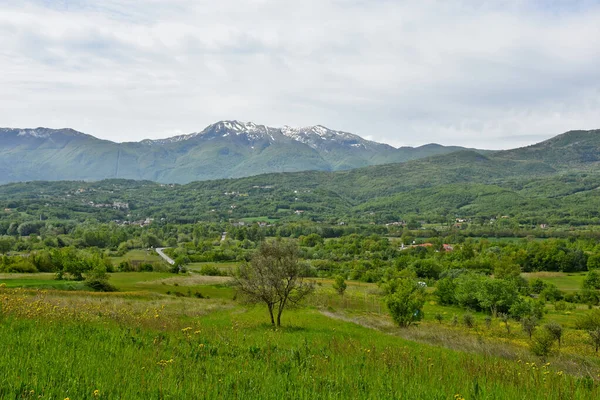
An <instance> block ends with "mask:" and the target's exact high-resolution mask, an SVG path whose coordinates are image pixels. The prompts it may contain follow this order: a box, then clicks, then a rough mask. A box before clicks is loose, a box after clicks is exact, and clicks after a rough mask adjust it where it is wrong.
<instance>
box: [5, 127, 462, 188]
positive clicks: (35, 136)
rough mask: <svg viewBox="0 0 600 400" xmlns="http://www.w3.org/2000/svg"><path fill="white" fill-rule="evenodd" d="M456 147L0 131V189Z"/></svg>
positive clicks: (171, 179)
mask: <svg viewBox="0 0 600 400" xmlns="http://www.w3.org/2000/svg"><path fill="white" fill-rule="evenodd" d="M458 149H463V148H462V147H445V146H441V145H434V144H432V145H425V146H420V147H416V148H412V147H402V148H400V149H396V148H394V147H393V146H390V145H387V144H383V143H377V142H374V141H370V140H367V139H364V138H362V137H360V136H358V135H355V134H352V133H349V132H343V131H336V130H332V129H329V128H326V127H324V126H322V125H314V126H308V127H302V128H292V127H289V126H284V127H282V128H273V127H269V126H266V125H260V124H255V123H253V122H240V121H236V120H229V121H218V122H216V123H214V124H211V125H209V126H207V127H206V128H204V129H203V130H201V131H199V132H194V133H190V134H186V135H177V136H173V137H170V138H164V139H154V140H153V139H144V140H142V141H139V142H123V143H117V142H113V141H110V140H105V139H100V138H96V137H94V136H92V135H88V134H86V133H83V132H79V131H76V130H74V129H71V128H62V129H50V128H42V127H40V128H33V129H20V128H0V183H8V182H15V181H27V180H33V179H38V180H39V179H42V180H73V179H75V180H101V179H112V178H124V179H142V180H143V179H148V180H153V181H158V182H162V183H187V182H191V181H196V180H207V179H219V178H236V177H244V176H251V175H257V174H260V173H268V172H293V171H304V170H320V171H336V170H347V169H353V168H359V167H365V166H369V165H379V164H385V163H395V162H404V161H409V160H412V159H415V158H422V157H427V156H430V155H436V154H445V153H449V152H452V151H456V150H458Z"/></svg>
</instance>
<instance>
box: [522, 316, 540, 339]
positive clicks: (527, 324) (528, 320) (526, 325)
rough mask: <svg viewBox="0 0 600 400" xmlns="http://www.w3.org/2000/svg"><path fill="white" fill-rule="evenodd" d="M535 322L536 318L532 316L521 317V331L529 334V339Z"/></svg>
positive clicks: (535, 324)
mask: <svg viewBox="0 0 600 400" xmlns="http://www.w3.org/2000/svg"><path fill="white" fill-rule="evenodd" d="M537 324H538V322H537V318H536V317H534V316H528V317H523V318H522V319H521V326H522V327H523V331H524V332H526V333H527V334H528V335H529V339H531V336H532V335H533V332H534V331H535V328H536V327H537Z"/></svg>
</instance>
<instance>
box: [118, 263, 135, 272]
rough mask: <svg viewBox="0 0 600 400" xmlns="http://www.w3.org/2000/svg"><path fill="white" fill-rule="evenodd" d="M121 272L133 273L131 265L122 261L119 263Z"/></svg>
mask: <svg viewBox="0 0 600 400" xmlns="http://www.w3.org/2000/svg"><path fill="white" fill-rule="evenodd" d="M119 271H121V272H131V271H133V268H132V266H131V263H130V262H129V261H121V262H120V263H119Z"/></svg>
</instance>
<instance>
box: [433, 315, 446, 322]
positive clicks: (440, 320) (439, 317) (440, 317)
mask: <svg viewBox="0 0 600 400" xmlns="http://www.w3.org/2000/svg"><path fill="white" fill-rule="evenodd" d="M434 318H435V319H436V321H437V322H439V323H440V324H441V323H442V321H443V320H444V316H443V315H442V314H440V313H437V314H435V316H434Z"/></svg>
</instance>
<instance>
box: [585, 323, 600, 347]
mask: <svg viewBox="0 0 600 400" xmlns="http://www.w3.org/2000/svg"><path fill="white" fill-rule="evenodd" d="M588 333H589V335H590V339H592V346H594V348H595V349H596V353H597V352H598V349H599V348H600V327H596V328H595V329H593V330H591V331H588Z"/></svg>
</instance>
